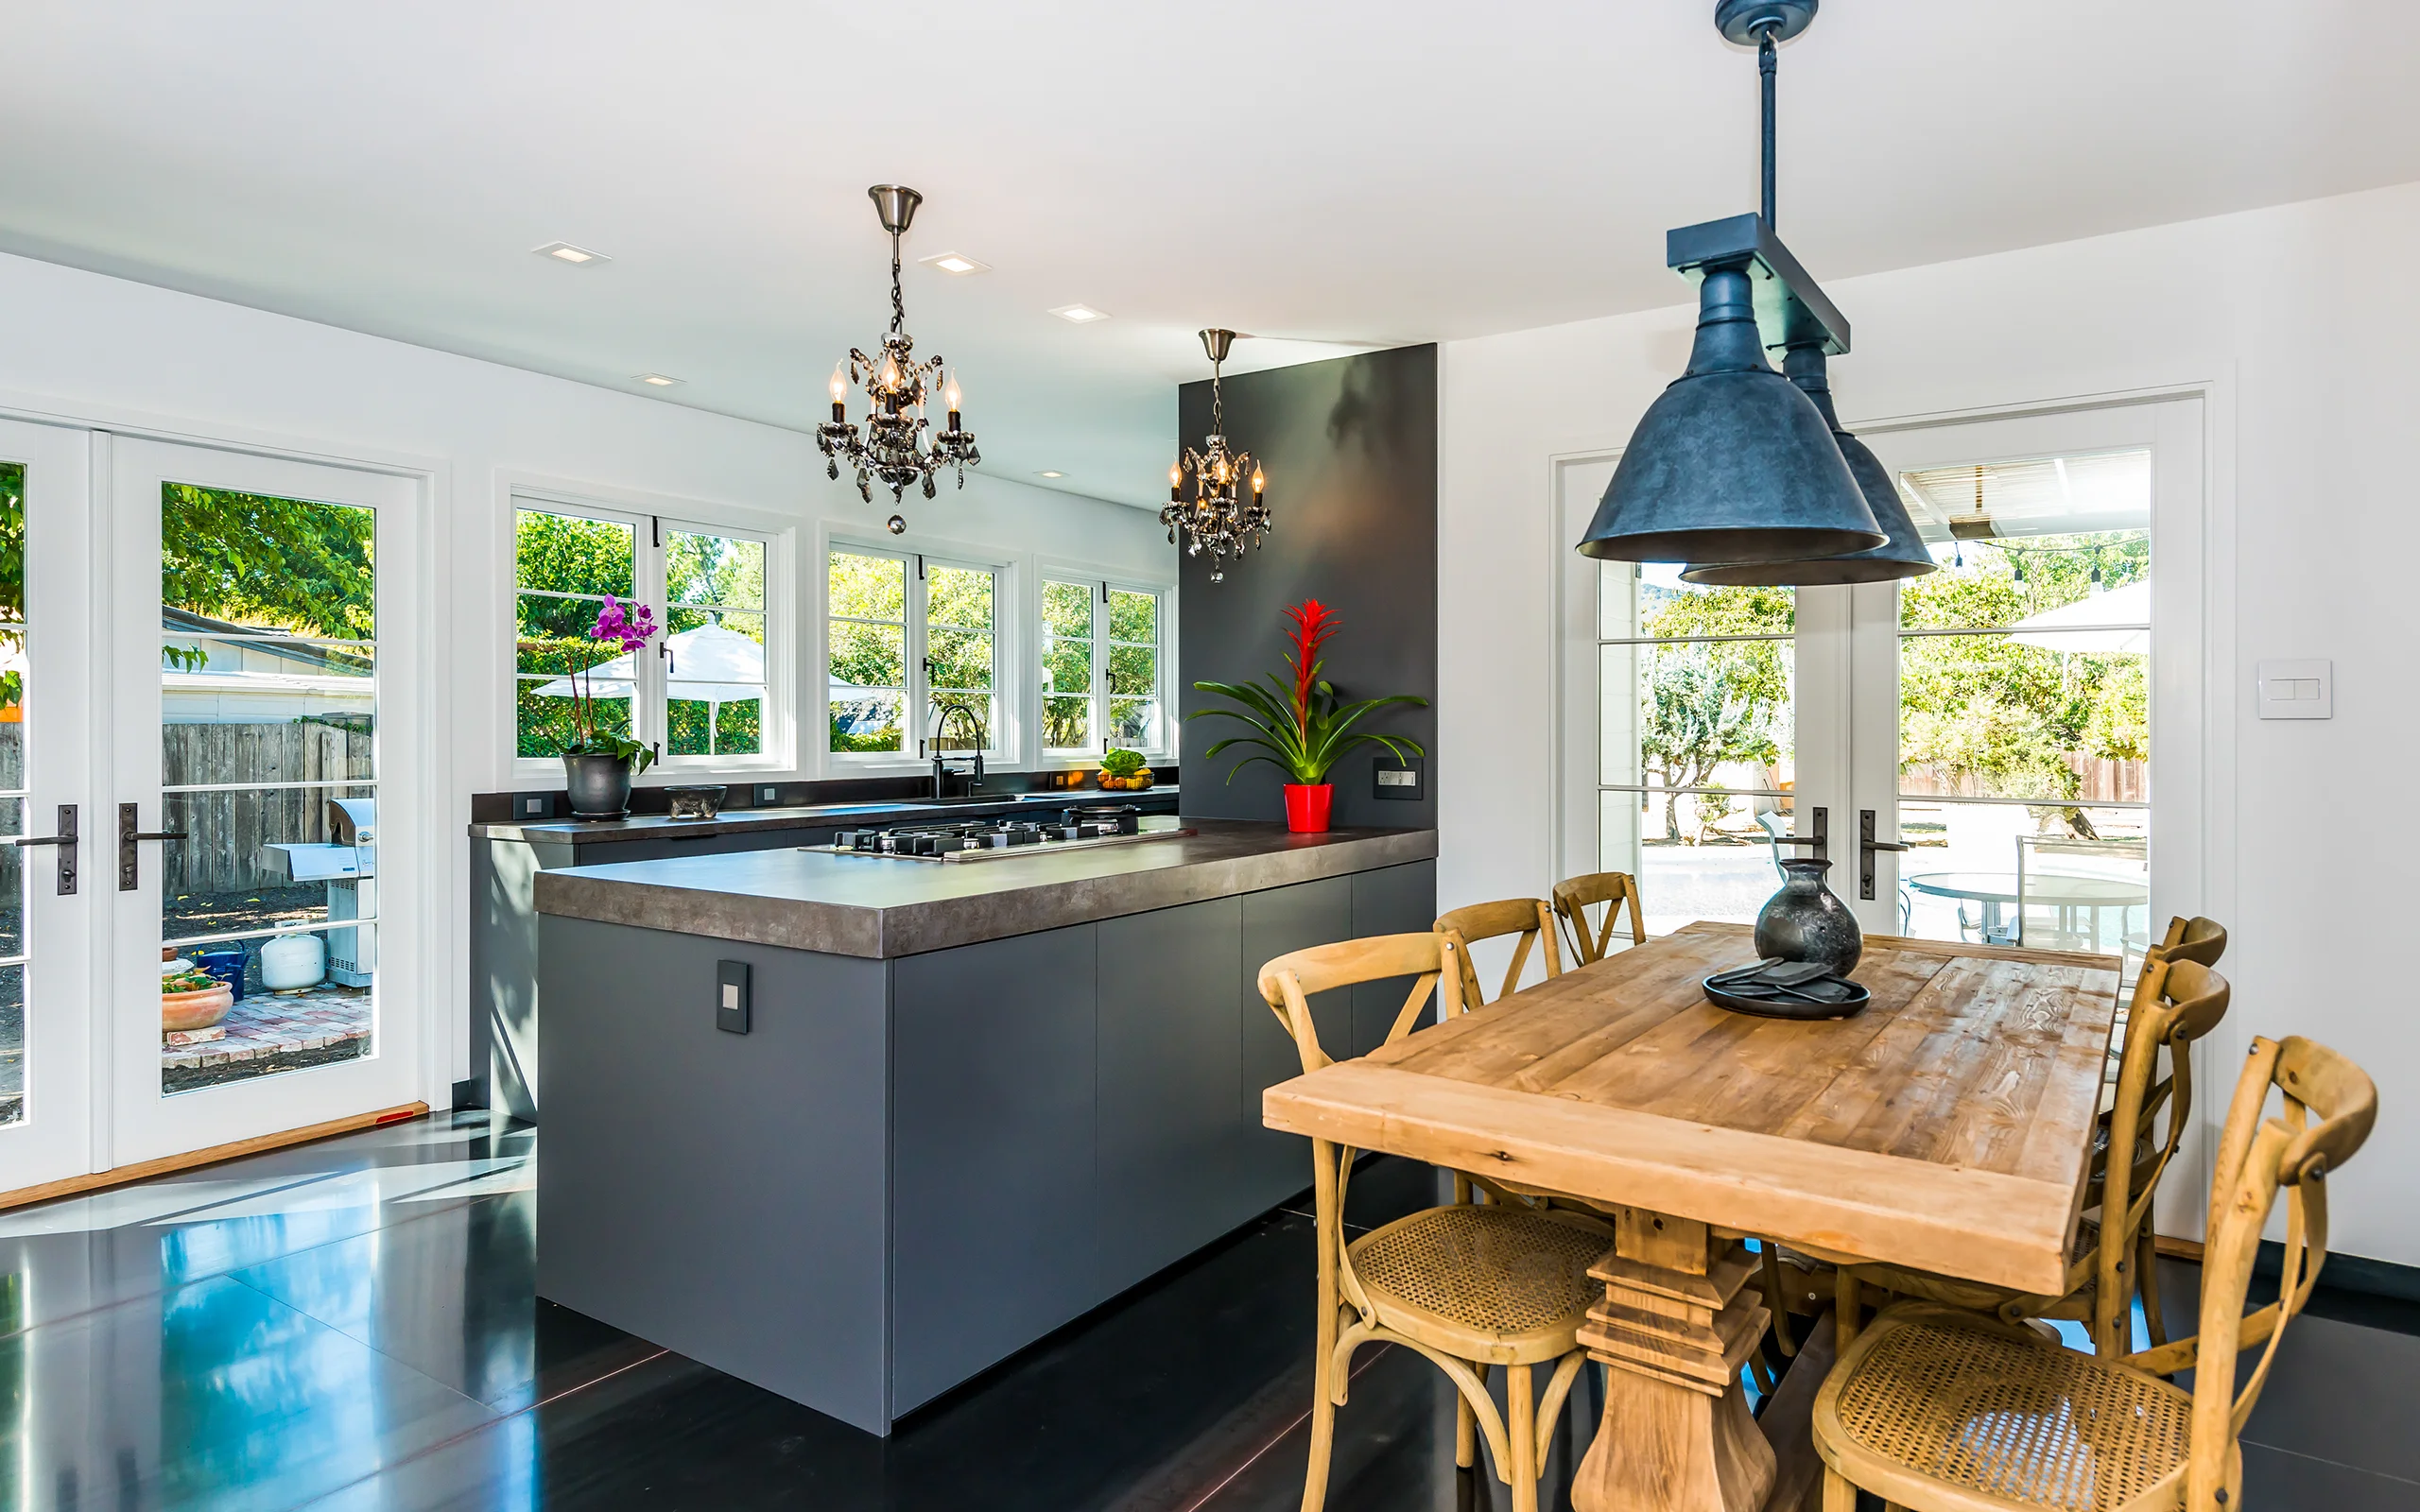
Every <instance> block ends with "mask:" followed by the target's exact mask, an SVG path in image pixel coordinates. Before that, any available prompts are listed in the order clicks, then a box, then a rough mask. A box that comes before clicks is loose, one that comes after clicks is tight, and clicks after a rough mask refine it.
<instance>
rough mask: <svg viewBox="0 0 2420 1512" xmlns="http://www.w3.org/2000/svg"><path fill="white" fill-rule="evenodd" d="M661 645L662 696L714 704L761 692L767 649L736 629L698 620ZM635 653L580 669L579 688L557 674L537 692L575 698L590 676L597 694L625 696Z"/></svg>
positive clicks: (753, 697)
mask: <svg viewBox="0 0 2420 1512" xmlns="http://www.w3.org/2000/svg"><path fill="white" fill-rule="evenodd" d="M664 645H665V649H666V651H668V652H669V653H670V662H671V665H670V666H669V667H668V668H666V674H665V694H666V696H667V697H672V698H693V699H696V700H697V701H699V702H700V703H715V704H722V703H752V702H753V701H755V700H756V699H758V698H762V697H763V696H765V648H764V647H763V646H761V645H758V644H756V643H755V642H754V641H752V640H750V639H749V638H748V637H747V636H745V635H742V634H740V633H739V632H738V631H737V630H727V629H724V628H723V627H721V626H719V625H700V627H697V628H696V629H694V630H683V631H681V632H680V633H679V634H677V635H668V636H666V637H665V641H664ZM635 656H636V653H635V652H629V651H626V652H624V653H623V654H622V655H620V656H617V657H615V658H614V659H613V660H612V661H610V662H598V663H597V664H596V668H595V669H594V670H593V671H590V672H583V673H581V674H579V682H580V686H579V688H577V689H576V688H574V687H573V686H572V679H569V678H557V679H555V680H554V681H552V682H544V683H540V684H539V685H538V692H539V693H540V695H542V696H545V697H548V698H569V697H574V696H577V695H578V694H579V693H583V692H586V691H588V689H589V687H590V686H591V685H592V684H591V681H590V679H595V681H594V684H593V686H594V687H595V690H596V696H597V697H599V698H627V697H629V696H631V673H632V672H633V671H634V670H635V666H636V663H635V661H634V658H635Z"/></svg>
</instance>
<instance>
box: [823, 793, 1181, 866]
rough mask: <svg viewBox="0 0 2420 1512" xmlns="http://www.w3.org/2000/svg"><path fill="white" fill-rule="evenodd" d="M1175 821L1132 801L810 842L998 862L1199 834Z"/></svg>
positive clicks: (914, 857)
mask: <svg viewBox="0 0 2420 1512" xmlns="http://www.w3.org/2000/svg"><path fill="white" fill-rule="evenodd" d="M1193 833H1197V832H1196V831H1193V830H1189V829H1183V828H1180V827H1177V826H1175V825H1174V824H1172V823H1171V824H1166V825H1163V826H1161V827H1157V828H1150V829H1147V828H1145V827H1144V825H1143V813H1142V810H1140V809H1138V808H1135V807H1134V806H1133V805H1132V804H1122V803H1119V804H1099V805H1096V806H1093V807H1087V808H1072V809H1068V810H1066V811H1064V812H1063V813H1061V814H1060V815H1058V816H1056V817H1053V818H1027V817H1018V818H1002V819H952V820H944V821H940V822H935V823H929V824H894V825H891V826H889V827H888V828H885V829H879V830H843V831H841V832H840V834H839V838H838V839H837V840H835V841H834V842H833V843H832V844H831V845H829V846H807V847H805V848H804V849H806V850H809V851H830V852H831V853H832V854H835V855H844V856H888V857H892V858H895V859H899V860H904V861H996V860H999V859H1001V858H1003V857H1006V856H1012V855H1018V854H1025V855H1031V854H1033V853H1034V852H1036V851H1082V850H1090V849H1092V848H1094V847H1098V846H1109V845H1132V844H1134V843H1136V842H1138V841H1143V840H1178V839H1183V838H1184V836H1186V835H1189V834H1193Z"/></svg>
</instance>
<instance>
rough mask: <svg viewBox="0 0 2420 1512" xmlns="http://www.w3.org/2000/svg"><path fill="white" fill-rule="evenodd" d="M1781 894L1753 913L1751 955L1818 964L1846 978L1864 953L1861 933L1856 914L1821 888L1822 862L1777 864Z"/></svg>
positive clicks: (1805, 859)
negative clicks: (1780, 871) (1753, 952)
mask: <svg viewBox="0 0 2420 1512" xmlns="http://www.w3.org/2000/svg"><path fill="white" fill-rule="evenodd" d="M1781 869H1782V885H1781V891H1779V892H1777V893H1775V894H1773V895H1772V898H1770V899H1768V900H1766V902H1765V906H1764V911H1763V912H1761V913H1759V914H1758V915H1756V954H1758V955H1762V956H1767V957H1771V956H1775V955H1778V956H1780V957H1781V958H1782V959H1783V960H1785V961H1822V962H1823V963H1824V965H1826V966H1828V967H1830V968H1831V969H1832V973H1833V974H1834V975H1835V976H1846V975H1848V974H1849V972H1850V971H1851V970H1853V969H1854V968H1855V967H1856V966H1857V958H1858V956H1860V955H1862V954H1865V932H1864V931H1863V930H1860V929H1858V927H1857V916H1856V915H1855V914H1852V913H1850V912H1849V905H1848V904H1846V903H1844V902H1841V900H1840V899H1839V898H1838V897H1837V896H1835V895H1834V894H1833V892H1832V889H1831V888H1829V887H1826V886H1824V872H1826V871H1829V870H1831V869H1832V864H1831V863H1830V862H1828V861H1818V860H1816V859H1814V858H1813V857H1812V856H1804V857H1799V858H1796V859H1793V860H1789V861H1785V862H1783V863H1782V864H1781Z"/></svg>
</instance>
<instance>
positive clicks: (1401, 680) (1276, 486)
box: [1177, 346, 1439, 829]
mask: <svg viewBox="0 0 2420 1512" xmlns="http://www.w3.org/2000/svg"><path fill="white" fill-rule="evenodd" d="M1224 387H1225V390H1226V413H1227V419H1226V426H1227V431H1226V434H1227V439H1228V443H1229V444H1230V445H1231V446H1238V447H1241V448H1243V449H1245V450H1247V451H1249V452H1251V453H1252V454H1253V458H1254V459H1255V460H1257V461H1259V462H1260V463H1261V464H1262V465H1263V466H1265V467H1266V468H1267V469H1268V471H1269V488H1270V494H1269V496H1270V508H1271V513H1272V514H1273V515H1274V516H1275V521H1276V523H1275V526H1274V528H1272V529H1271V531H1270V533H1269V538H1268V540H1267V541H1266V542H1265V543H1264V544H1263V545H1262V546H1261V547H1260V548H1259V549H1258V550H1256V551H1252V552H1249V553H1247V554H1246V555H1245V557H1244V558H1243V560H1242V561H1241V562H1240V563H1230V564H1229V566H1228V569H1227V576H1226V580H1225V581H1223V582H1219V583H1213V582H1212V581H1210V569H1209V564H1208V558H1197V557H1185V558H1183V568H1182V576H1181V578H1180V590H1181V596H1180V603H1179V608H1178V632H1177V635H1178V659H1179V660H1178V666H1179V670H1180V671H1181V673H1182V674H1183V677H1184V688H1183V690H1182V691H1181V693H1180V695H1179V697H1178V708H1179V711H1180V712H1181V713H1186V714H1190V713H1193V712H1194V711H1195V710H1197V709H1199V708H1201V707H1202V706H1203V704H1204V703H1205V702H1211V701H1214V700H1211V699H1209V698H1208V697H1207V696H1205V695H1203V694H1201V693H1198V692H1196V691H1195V690H1194V688H1193V683H1194V682H1195V681H1196V680H1198V679H1214V680H1217V681H1220V682H1242V681H1247V680H1250V679H1253V678H1257V677H1259V676H1260V675H1261V674H1263V673H1264V672H1271V671H1275V672H1279V673H1283V672H1284V670H1285V662H1284V661H1283V660H1282V656H1283V653H1284V651H1285V649H1286V628H1287V626H1286V620H1285V616H1284V613H1283V610H1285V608H1286V607H1287V606H1288V605H1289V604H1296V603H1299V602H1301V601H1302V600H1303V599H1305V598H1317V599H1319V600H1320V601H1321V602H1322V603H1323V604H1326V605H1328V606H1329V607H1330V608H1332V609H1334V610H1336V611H1337V612H1338V613H1339V614H1340V616H1342V619H1343V629H1342V631H1341V633H1340V634H1339V636H1338V637H1337V639H1336V640H1335V641H1334V642H1333V643H1331V644H1330V647H1329V651H1328V655H1327V676H1328V680H1329V681H1331V682H1333V683H1335V684H1336V688H1337V691H1338V693H1339V694H1340V695H1341V696H1344V697H1346V698H1348V699H1351V698H1367V697H1374V696H1378V695H1381V694H1391V693H1415V694H1418V695H1420V696H1422V697H1425V698H1427V699H1430V700H1431V706H1430V707H1429V708H1426V709H1409V708H1400V709H1391V710H1386V711H1383V712H1382V713H1381V714H1380V715H1379V716H1377V717H1376V718H1374V720H1373V721H1372V723H1371V725H1370V727H1369V728H1371V729H1374V730H1381V731H1383V732H1385V733H1389V734H1407V735H1410V736H1411V737H1413V738H1414V739H1416V740H1418V741H1419V742H1420V743H1421V744H1422V746H1423V747H1426V748H1427V749H1428V750H1429V751H1430V752H1431V755H1430V757H1429V759H1428V761H1427V762H1426V767H1427V779H1428V780H1427V783H1426V787H1425V789H1424V791H1423V794H1422V797H1421V799H1420V800H1419V801H1417V802H1400V801H1381V800H1379V799H1376V798H1374V796H1373V789H1374V765H1373V758H1374V756H1375V755H1377V754H1380V752H1379V751H1378V750H1377V748H1376V747H1362V748H1360V749H1358V750H1357V751H1355V752H1354V753H1353V754H1352V755H1351V756H1348V757H1347V758H1346V759H1345V761H1344V762H1343V764H1342V765H1340V766H1339V767H1338V768H1337V770H1336V772H1335V773H1334V774H1333V776H1332V778H1331V781H1333V782H1335V783H1336V809H1335V823H1336V824H1337V825H1338V826H1339V827H1343V826H1347V825H1374V826H1403V827H1409V828H1417V829H1426V828H1430V827H1433V826H1434V825H1435V824H1436V822H1437V788H1436V784H1437V782H1438V776H1439V774H1438V772H1437V769H1436V760H1435V756H1434V752H1435V749H1436V734H1437V710H1436V708H1435V707H1434V700H1435V698H1436V696H1437V349H1436V348H1435V347H1434V346H1422V347H1398V348H1395V349H1394V350H1392V351H1388V352H1366V353H1364V354H1362V355H1360V356H1357V357H1340V358H1338V359H1336V360H1335V361H1332V362H1314V363H1306V364H1304V365H1303V366H1301V367H1297V368H1279V369H1271V370H1270V371H1267V372H1255V373H1246V374H1243V375H1241V376H1239V377H1233V378H1229V379H1227V380H1226V382H1225V386H1224ZM1177 417H1178V427H1179V433H1180V438H1179V441H1178V445H1179V446H1180V447H1183V446H1186V445H1191V446H1197V447H1198V446H1200V445H1201V438H1202V437H1203V435H1204V434H1206V433H1207V432H1208V431H1209V429H1210V385H1209V384H1208V383H1207V382H1206V381H1204V382H1201V383H1193V384H1186V385H1185V386H1184V387H1183V388H1182V389H1180V390H1179V391H1178V400H1177ZM1188 491H1189V486H1188ZM1241 729H1242V727H1241V726H1240V725H1237V724H1235V723H1234V722H1233V721H1230V720H1223V719H1200V720H1193V721H1191V722H1190V723H1188V724H1187V725H1186V726H1185V728H1184V763H1185V766H1184V770H1185V777H1186V782H1185V788H1184V800H1183V812H1184V813H1185V814H1187V815H1199V816H1202V817H1205V818H1229V819H1282V818H1283V817H1284V816H1285V807H1284V802H1283V799H1281V797H1280V795H1279V792H1278V789H1279V787H1280V786H1281V785H1282V784H1283V782H1284V779H1283V778H1282V777H1280V776H1279V774H1278V773H1277V772H1276V770H1275V769H1273V768H1271V767H1269V766H1264V765H1254V766H1252V767H1249V768H1246V769H1245V770H1244V771H1242V772H1241V773H1239V774H1238V775H1237V776H1236V779H1235V781H1234V782H1233V783H1229V782H1227V774H1228V772H1229V771H1230V770H1231V769H1232V768H1233V767H1234V765H1235V764H1236V761H1237V760H1238V758H1239V756H1241V755H1244V754H1249V752H1239V751H1234V750H1229V751H1222V752H1220V753H1219V756H1218V757H1217V758H1216V759H1215V760H1212V761H1203V760H1202V759H1201V754H1200V753H1201V751H1204V750H1207V749H1208V748H1209V747H1210V745H1211V743H1212V742H1214V741H1216V740H1218V739H1219V738H1220V737H1221V736H1222V735H1225V734H1230V733H1234V732H1236V731H1238V730H1241Z"/></svg>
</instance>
